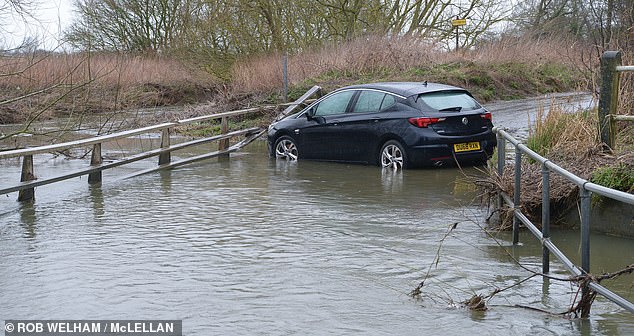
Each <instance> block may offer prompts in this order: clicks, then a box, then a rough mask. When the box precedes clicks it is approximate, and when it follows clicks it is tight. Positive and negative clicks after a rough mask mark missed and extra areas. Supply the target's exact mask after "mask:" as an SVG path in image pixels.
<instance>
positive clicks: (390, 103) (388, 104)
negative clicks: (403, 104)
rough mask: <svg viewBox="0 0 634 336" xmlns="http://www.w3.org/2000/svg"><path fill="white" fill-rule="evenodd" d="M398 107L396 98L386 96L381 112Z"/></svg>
mask: <svg viewBox="0 0 634 336" xmlns="http://www.w3.org/2000/svg"><path fill="white" fill-rule="evenodd" d="M394 105H396V98H394V96H392V95H389V94H386V95H385V98H383V102H381V109H380V110H381V111H385V110H387V109H389V108H390V107H392V106H394Z"/></svg>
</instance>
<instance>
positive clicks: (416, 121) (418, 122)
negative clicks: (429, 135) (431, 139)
mask: <svg viewBox="0 0 634 336" xmlns="http://www.w3.org/2000/svg"><path fill="white" fill-rule="evenodd" d="M444 120H445V118H427V117H421V118H409V123H410V124H412V125H414V126H416V127H420V128H426V127H427V126H429V125H431V124H435V123H438V122H441V121H444Z"/></svg>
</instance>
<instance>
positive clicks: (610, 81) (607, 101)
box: [599, 51, 621, 149]
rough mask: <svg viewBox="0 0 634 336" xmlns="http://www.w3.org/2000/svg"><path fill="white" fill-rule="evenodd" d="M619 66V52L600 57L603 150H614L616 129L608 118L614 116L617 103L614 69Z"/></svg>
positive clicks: (617, 95) (600, 120) (617, 91)
mask: <svg viewBox="0 0 634 336" xmlns="http://www.w3.org/2000/svg"><path fill="white" fill-rule="evenodd" d="M619 65H621V52H620V51H606V52H604V53H603V55H602V56H601V92H600V93H599V132H600V135H601V142H603V143H604V146H607V148H605V149H612V148H614V141H615V139H614V138H615V136H616V127H615V123H614V120H612V118H611V117H610V116H612V115H615V114H616V107H617V105H618V102H619V73H618V72H617V71H616V67H617V66H619Z"/></svg>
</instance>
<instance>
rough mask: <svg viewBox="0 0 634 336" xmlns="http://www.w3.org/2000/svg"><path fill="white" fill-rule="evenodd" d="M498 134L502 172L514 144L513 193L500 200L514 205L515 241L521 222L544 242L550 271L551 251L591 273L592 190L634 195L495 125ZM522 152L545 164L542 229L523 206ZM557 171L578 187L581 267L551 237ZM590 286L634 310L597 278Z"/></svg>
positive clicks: (627, 198) (571, 267)
mask: <svg viewBox="0 0 634 336" xmlns="http://www.w3.org/2000/svg"><path fill="white" fill-rule="evenodd" d="M493 130H494V132H495V133H496V134H497V142H498V146H497V150H498V157H497V160H498V166H497V172H498V174H499V175H500V176H502V174H503V172H504V166H505V162H506V143H507V142H509V143H511V144H512V145H513V147H514V148H515V181H514V189H513V190H514V192H513V195H512V197H511V196H509V195H507V194H506V193H503V192H501V191H500V196H501V202H500V206H501V204H502V202H503V203H506V204H507V205H508V206H509V207H510V208H512V209H513V244H517V243H519V231H520V223H521V224H523V225H524V226H525V227H526V228H528V230H529V231H530V232H531V233H532V234H533V235H534V236H535V237H536V238H537V239H538V240H539V241H540V242H541V244H542V247H543V249H542V271H543V273H548V272H549V271H550V254H551V253H552V254H553V255H554V256H555V257H557V259H559V261H561V262H562V263H563V265H564V267H565V268H566V269H567V270H568V271H569V272H571V273H572V274H573V275H574V276H583V275H586V274H589V273H590V224H591V223H590V212H591V204H590V203H591V196H592V193H595V194H597V195H601V196H604V197H607V198H610V199H613V200H617V201H620V202H623V203H627V204H630V205H634V195H632V194H628V193H625V192H622V191H618V190H614V189H610V188H606V187H603V186H600V185H598V184H595V183H592V182H589V181H587V180H584V179H582V178H580V177H578V176H576V175H574V174H572V173H571V172H569V171H567V170H565V169H563V168H561V167H559V166H557V165H556V164H555V163H553V162H551V161H550V160H548V159H546V158H544V157H542V156H541V155H539V154H537V153H535V152H534V151H532V150H531V149H530V148H528V147H526V146H525V145H524V144H522V143H521V142H520V141H519V140H517V139H515V138H514V137H512V136H511V135H510V134H508V133H507V132H506V131H504V130H503V129H500V128H497V127H495V128H494V129H493ZM523 155H526V156H528V157H529V158H531V159H533V160H535V161H536V162H537V163H539V164H541V165H542V218H541V219H542V229H541V231H540V230H539V229H538V228H537V226H535V224H533V223H532V222H531V221H530V220H529V219H528V218H527V217H526V215H524V214H523V213H522V210H521V207H520V191H521V188H522V180H521V174H522V157H523ZM551 172H554V173H556V174H559V175H561V176H563V177H564V178H565V179H567V180H569V181H571V182H572V183H574V184H575V185H577V186H578V187H579V190H580V202H581V229H580V236H581V248H580V251H581V267H579V266H577V265H575V264H574V263H573V262H572V261H570V259H569V258H568V257H567V256H566V255H565V254H564V253H563V252H562V251H561V250H560V249H559V248H558V247H557V246H556V245H555V244H554V243H553V242H552V241H551V240H550V196H549V195H550V190H549V189H550V173H551ZM588 286H589V288H591V289H592V290H594V291H596V292H597V293H599V294H601V295H603V296H604V297H606V298H608V299H609V300H610V301H612V302H614V303H616V304H617V305H619V306H620V307H622V308H624V309H626V310H628V311H629V312H631V313H634V304H633V303H631V302H629V301H627V300H626V299H624V298H622V297H620V296H618V295H617V294H615V293H613V292H612V291H610V290H609V289H607V288H605V287H603V286H601V285H600V284H598V283H597V282H595V281H594V280H592V281H591V282H590V283H589V284H588Z"/></svg>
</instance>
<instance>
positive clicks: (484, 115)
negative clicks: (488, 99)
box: [480, 112, 493, 121]
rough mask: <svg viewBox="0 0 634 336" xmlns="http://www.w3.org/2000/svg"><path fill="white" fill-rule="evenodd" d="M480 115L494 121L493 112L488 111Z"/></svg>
mask: <svg viewBox="0 0 634 336" xmlns="http://www.w3.org/2000/svg"><path fill="white" fill-rule="evenodd" d="M480 117H482V118H484V119H488V120H490V121H493V115H492V114H491V112H487V113H485V114H481V115H480Z"/></svg>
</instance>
